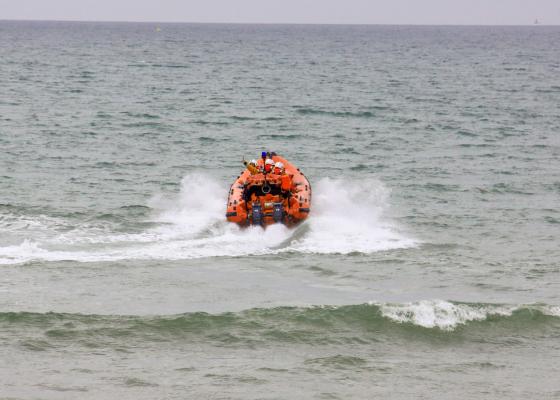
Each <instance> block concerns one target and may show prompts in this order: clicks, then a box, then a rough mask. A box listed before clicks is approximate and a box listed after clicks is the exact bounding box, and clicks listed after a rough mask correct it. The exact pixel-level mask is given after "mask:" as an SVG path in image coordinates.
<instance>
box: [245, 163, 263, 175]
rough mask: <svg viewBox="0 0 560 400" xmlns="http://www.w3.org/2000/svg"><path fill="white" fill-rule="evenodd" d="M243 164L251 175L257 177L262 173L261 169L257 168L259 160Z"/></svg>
mask: <svg viewBox="0 0 560 400" xmlns="http://www.w3.org/2000/svg"><path fill="white" fill-rule="evenodd" d="M243 164H244V165H245V166H246V167H247V169H248V170H249V172H250V173H251V175H256V174H258V173H259V172H260V170H259V167H258V166H257V160H251V161H249V162H247V161H245V160H243Z"/></svg>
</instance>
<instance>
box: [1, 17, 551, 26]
mask: <svg viewBox="0 0 560 400" xmlns="http://www.w3.org/2000/svg"><path fill="white" fill-rule="evenodd" d="M0 22H86V23H100V22H101V23H125V24H162V25H163V24H193V25H195V24H198V25H204V24H206V25H319V26H320V25H335V26H336V25H340V26H473V27H476V26H502V27H508V26H511V27H529V26H534V27H536V26H543V27H544V26H560V24H544V23H537V24H535V23H532V24H529V23H527V24H470V23H469V24H427V23H359V22H345V23H340V22H220V21H213V22H200V21H156V20H147V21H144V20H143V21H139V20H108V19H107V20H93V19H91V20H90V19H21V18H8V19H1V18H0Z"/></svg>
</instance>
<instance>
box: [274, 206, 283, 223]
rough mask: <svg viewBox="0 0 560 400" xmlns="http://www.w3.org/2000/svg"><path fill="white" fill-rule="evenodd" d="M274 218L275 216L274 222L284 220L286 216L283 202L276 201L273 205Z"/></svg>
mask: <svg viewBox="0 0 560 400" xmlns="http://www.w3.org/2000/svg"><path fill="white" fill-rule="evenodd" d="M272 218H274V222H282V219H283V218H284V210H283V208H282V203H274V205H273V206H272Z"/></svg>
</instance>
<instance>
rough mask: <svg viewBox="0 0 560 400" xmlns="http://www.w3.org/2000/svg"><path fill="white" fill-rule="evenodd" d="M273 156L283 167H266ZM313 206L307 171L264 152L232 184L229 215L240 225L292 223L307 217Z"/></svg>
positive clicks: (227, 215) (230, 218) (228, 204)
mask: <svg viewBox="0 0 560 400" xmlns="http://www.w3.org/2000/svg"><path fill="white" fill-rule="evenodd" d="M270 159H271V160H272V161H273V162H274V163H275V164H276V163H278V162H280V163H282V164H283V165H284V168H283V169H282V170H279V168H272V170H271V171H266V169H267V168H265V163H266V162H267V160H270ZM268 163H269V164H270V163H271V162H270V161H268ZM310 208H311V185H310V184H309V181H308V180H307V178H306V177H305V175H303V173H302V172H301V171H300V170H299V168H297V167H296V166H294V165H293V164H291V163H289V162H288V161H286V160H285V159H284V158H282V157H280V156H278V155H276V154H275V153H271V154H270V153H269V154H267V153H263V158H261V159H259V160H258V161H257V163H256V166H254V167H253V166H250V167H248V168H247V169H246V170H245V171H243V172H242V173H241V175H239V176H238V177H237V179H236V180H235V182H233V185H231V188H230V190H229V196H228V201H227V212H226V218H227V220H228V221H230V222H235V223H236V224H239V225H240V226H247V225H261V226H267V225H271V224H276V223H282V224H285V225H287V226H293V225H295V224H298V223H299V222H301V221H303V220H304V219H306V218H307V216H308V215H309V212H310Z"/></svg>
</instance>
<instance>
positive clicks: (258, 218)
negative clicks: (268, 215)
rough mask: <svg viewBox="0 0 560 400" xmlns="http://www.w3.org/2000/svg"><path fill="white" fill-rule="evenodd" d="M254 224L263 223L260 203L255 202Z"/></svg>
mask: <svg viewBox="0 0 560 400" xmlns="http://www.w3.org/2000/svg"><path fill="white" fill-rule="evenodd" d="M252 209H253V217H252V218H253V220H252V222H253V225H262V223H263V211H262V207H261V204H260V203H253V208H252Z"/></svg>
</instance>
